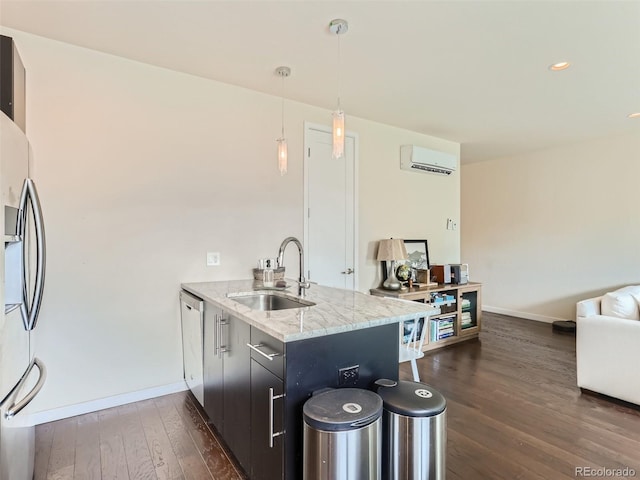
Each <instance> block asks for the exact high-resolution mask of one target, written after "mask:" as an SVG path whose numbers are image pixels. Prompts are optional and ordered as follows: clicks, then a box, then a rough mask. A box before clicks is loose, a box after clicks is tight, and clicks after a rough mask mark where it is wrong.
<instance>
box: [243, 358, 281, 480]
mask: <svg viewBox="0 0 640 480" xmlns="http://www.w3.org/2000/svg"><path fill="white" fill-rule="evenodd" d="M251 393H252V395H251V478H252V479H253V480H279V479H282V478H284V477H283V474H284V468H283V467H284V435H285V433H283V432H284V409H283V406H284V381H283V380H282V379H281V378H279V377H277V376H276V375H274V374H273V373H271V372H270V371H269V370H267V369H266V368H265V367H263V366H262V365H261V364H260V363H258V362H257V361H256V360H253V359H252V360H251Z"/></svg>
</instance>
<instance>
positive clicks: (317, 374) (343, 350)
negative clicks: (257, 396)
mask: <svg viewBox="0 0 640 480" xmlns="http://www.w3.org/2000/svg"><path fill="white" fill-rule="evenodd" d="M399 342H400V338H399V333H398V324H396V323H393V324H389V325H382V326H379V327H373V328H366V329H361V330H353V331H350V332H345V333H339V334H334V335H328V336H324V337H315V338H311V339H308V340H300V341H297V342H292V343H287V346H286V352H287V353H286V394H287V396H286V401H285V423H286V425H287V433H286V435H285V478H286V479H300V478H302V453H303V450H302V431H303V430H302V426H303V420H302V407H303V405H304V403H305V402H306V401H307V399H308V398H309V397H311V395H312V393H313V392H314V391H318V390H320V389H322V388H327V387H330V388H338V387H340V386H344V387H354V388H364V389H370V388H371V387H372V386H373V383H374V382H375V381H376V380H378V379H379V378H389V379H392V380H398V369H399V366H398V349H399V345H400V343H399ZM353 365H359V378H358V380H357V381H356V382H354V383H351V384H348V385H339V374H338V371H339V370H340V369H341V368H344V367H350V366H353Z"/></svg>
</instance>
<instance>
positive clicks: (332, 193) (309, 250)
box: [305, 123, 357, 290]
mask: <svg viewBox="0 0 640 480" xmlns="http://www.w3.org/2000/svg"><path fill="white" fill-rule="evenodd" d="M356 140H357V137H356V136H355V135H354V134H350V133H348V132H347V135H346V137H345V155H344V157H343V158H341V159H338V160H336V159H333V158H331V131H330V129H329V128H328V127H325V126H320V125H311V124H308V123H305V211H306V218H305V252H306V262H307V265H306V270H307V278H308V279H309V280H311V281H313V282H317V283H319V284H320V285H326V286H330V287H338V288H346V289H349V290H354V289H355V288H356V285H357V271H356V268H355V267H356V266H355V262H356V259H357V254H356V251H357V248H356V245H357V238H356V232H357V229H356V225H357V202H356V198H357V175H356V156H357V141H356Z"/></svg>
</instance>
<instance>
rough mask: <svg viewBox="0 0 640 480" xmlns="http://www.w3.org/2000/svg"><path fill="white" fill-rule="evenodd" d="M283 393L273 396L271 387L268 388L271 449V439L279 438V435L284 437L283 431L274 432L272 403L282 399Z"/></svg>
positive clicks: (271, 446) (271, 441) (270, 442)
mask: <svg viewBox="0 0 640 480" xmlns="http://www.w3.org/2000/svg"><path fill="white" fill-rule="evenodd" d="M284 396H285V395H284V393H282V394H280V395H274V394H273V387H269V448H273V439H274V438H276V437H279V436H280V435H284V433H285V431H284V430H280V431H279V432H274V431H273V430H274V428H273V401H274V400H277V399H279V398H284Z"/></svg>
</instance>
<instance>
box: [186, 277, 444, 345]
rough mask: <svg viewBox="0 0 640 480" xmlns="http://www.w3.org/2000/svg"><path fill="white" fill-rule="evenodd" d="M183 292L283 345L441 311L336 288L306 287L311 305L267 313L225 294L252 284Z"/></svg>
mask: <svg viewBox="0 0 640 480" xmlns="http://www.w3.org/2000/svg"><path fill="white" fill-rule="evenodd" d="M287 283H288V284H289V285H291V286H290V287H288V288H287V289H286V290H285V291H284V292H281V293H284V294H285V295H287V296H293V297H296V296H297V295H296V294H297V291H298V286H297V284H296V283H295V282H292V281H289V280H288V281H287ZM182 288H183V289H184V290H186V291H188V292H190V293H192V294H193V295H195V296H197V297H199V298H201V299H203V300H205V301H207V302H210V303H212V304H214V305H216V306H218V307H220V308H222V309H223V310H225V311H227V312H229V313H231V314H232V315H235V316H236V317H238V318H240V319H241V320H244V321H245V322H247V323H248V324H250V325H252V326H254V327H257V328H259V329H260V330H262V331H263V332H265V333H267V334H269V335H271V336H273V337H274V338H277V339H278V340H281V341H283V342H293V341H296V340H303V339H305V338H312V337H321V336H324V335H331V334H334V333H341V332H346V331H350V330H358V329H361V328H369V327H376V326H378V325H385V324H388V323H397V322H400V321H403V320H412V319H414V318H416V317H427V316H430V315H436V314H438V313H440V309H439V308H436V307H432V306H430V305H427V304H424V303H418V302H412V301H408V300H399V299H395V298H387V297H374V296H371V295H366V294H364V293H360V292H352V291H350V290H343V289H339V288H331V287H324V286H321V285H315V284H314V285H311V288H308V289H307V290H306V293H305V297H304V299H305V300H307V301H309V302H314V303H315V305H314V306H311V307H303V308H291V309H287V310H274V311H270V312H266V311H260V310H254V309H252V308H250V307H247V306H245V305H242V304H240V303H238V302H235V301H233V299H232V298H229V297H228V296H227V295H228V294H237V293H245V292H246V293H249V292H254V290H255V291H259V292H263V291H264V290H260V288H259V284H256V283H254V281H253V280H232V281H223V282H200V283H183V284H182Z"/></svg>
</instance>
